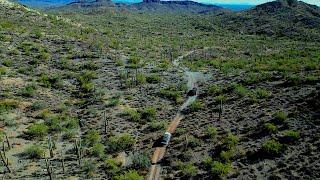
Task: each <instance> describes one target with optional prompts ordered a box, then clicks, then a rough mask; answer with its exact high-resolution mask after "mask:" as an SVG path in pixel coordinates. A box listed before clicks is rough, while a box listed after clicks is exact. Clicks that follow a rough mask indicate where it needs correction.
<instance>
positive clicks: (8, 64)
mask: <svg viewBox="0 0 320 180" xmlns="http://www.w3.org/2000/svg"><path fill="white" fill-rule="evenodd" d="M2 65H4V66H7V67H10V66H12V65H13V61H12V60H11V59H5V60H3V62H2Z"/></svg>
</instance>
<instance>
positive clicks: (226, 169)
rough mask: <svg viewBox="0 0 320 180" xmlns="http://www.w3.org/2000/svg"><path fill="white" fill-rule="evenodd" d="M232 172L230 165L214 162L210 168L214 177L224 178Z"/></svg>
mask: <svg viewBox="0 0 320 180" xmlns="http://www.w3.org/2000/svg"><path fill="white" fill-rule="evenodd" d="M231 170H232V167H231V164H230V163H222V162H218V161H214V162H213V163H212V167H211V173H212V174H213V175H214V176H219V177H224V176H226V175H227V174H229V173H230V171H231Z"/></svg>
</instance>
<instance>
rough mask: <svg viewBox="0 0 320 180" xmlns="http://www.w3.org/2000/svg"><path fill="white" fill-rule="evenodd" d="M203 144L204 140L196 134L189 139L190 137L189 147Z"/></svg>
mask: <svg viewBox="0 0 320 180" xmlns="http://www.w3.org/2000/svg"><path fill="white" fill-rule="evenodd" d="M201 144H202V141H201V140H200V139H198V138H196V137H194V136H191V137H190V138H189V139H188V146H189V147H192V148H194V147H198V146H200V145H201Z"/></svg>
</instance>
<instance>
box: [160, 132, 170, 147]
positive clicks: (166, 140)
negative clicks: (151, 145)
mask: <svg viewBox="0 0 320 180" xmlns="http://www.w3.org/2000/svg"><path fill="white" fill-rule="evenodd" d="M170 139H171V133H169V132H165V133H164V135H163V137H162V140H161V144H162V145H164V146H167V145H168V144H169V141H170Z"/></svg>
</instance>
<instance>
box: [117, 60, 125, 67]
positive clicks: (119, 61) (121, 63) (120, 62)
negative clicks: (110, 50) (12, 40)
mask: <svg viewBox="0 0 320 180" xmlns="http://www.w3.org/2000/svg"><path fill="white" fill-rule="evenodd" d="M116 66H124V62H123V61H122V60H121V59H118V60H116Z"/></svg>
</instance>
